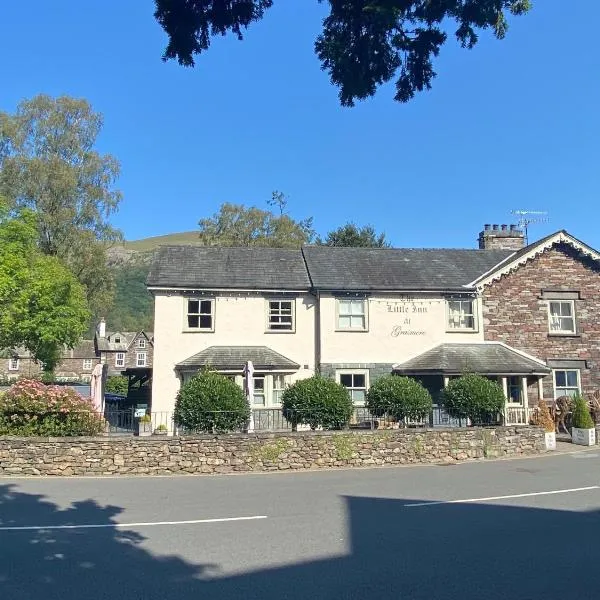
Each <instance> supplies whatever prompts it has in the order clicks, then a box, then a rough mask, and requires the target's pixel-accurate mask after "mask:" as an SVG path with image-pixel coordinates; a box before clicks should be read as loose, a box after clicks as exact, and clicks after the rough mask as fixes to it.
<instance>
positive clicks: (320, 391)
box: [282, 375, 353, 429]
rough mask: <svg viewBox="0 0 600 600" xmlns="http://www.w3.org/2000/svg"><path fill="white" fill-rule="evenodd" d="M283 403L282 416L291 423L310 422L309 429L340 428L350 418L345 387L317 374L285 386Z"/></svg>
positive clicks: (306, 423) (349, 402)
mask: <svg viewBox="0 0 600 600" xmlns="http://www.w3.org/2000/svg"><path fill="white" fill-rule="evenodd" d="M282 406H283V416H284V417H285V418H286V419H287V421H288V422H290V423H291V424H292V426H294V427H295V426H296V425H301V424H302V425H310V428H311V429H316V428H317V427H323V429H341V428H342V427H344V426H345V425H346V424H347V423H348V421H349V420H350V416H351V415H352V410H353V406H352V400H351V399H350V394H349V393H348V390H347V389H346V388H345V387H344V386H343V385H340V384H339V383H336V382H335V381H333V380H332V379H325V378H324V377H320V376H318V375H316V376H314V377H309V378H308V379H301V380H300V381H296V383H293V384H292V385H290V386H289V387H288V388H286V389H285V391H284V392H283V396H282Z"/></svg>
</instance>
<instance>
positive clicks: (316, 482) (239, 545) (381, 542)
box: [0, 450, 600, 600]
mask: <svg viewBox="0 0 600 600" xmlns="http://www.w3.org/2000/svg"><path fill="white" fill-rule="evenodd" d="M599 597H600V453H599V452H598V451H595V450H588V451H582V452H580V453H575V454H563V455H558V456H553V457H540V458H535V459H523V460H511V461H497V462H481V463H468V464H462V465H455V466H447V467H444V466H434V467H400V468H386V469H373V470H346V471H321V472H309V473H285V474H273V475H262V474H261V475H258V474H257V475H233V476H216V477H211V476H207V477H164V478H161V477H156V478H139V477H138V478H110V479H108V478H107V479H75V478H61V479H0V598H2V600H55V599H56V600H59V599H60V600H76V599H77V600H96V599H106V600H122V599H127V600H136V599H140V600H142V599H143V600H155V599H156V600H165V599H170V598H173V599H177V600H192V599H194V600H201V599H202V600H204V599H211V600H212V599H214V600H222V599H229V598H240V599H261V600H271V599H273V600H275V599H277V600H285V599H292V600H294V599H299V598H308V599H310V600H315V599H321V598H328V599H329V598H331V599H337V598H340V599H371V598H373V599H377V600H384V599H388V598H389V599H392V598H394V599H411V600H413V599H414V600H421V599H422V600H450V599H452V600H454V599H464V600H487V599H489V600H496V599H498V600H499V599H503V600H520V599H523V600H534V599H537V598H540V599H544V600H553V599H559V598H560V599H561V600H564V599H565V598H577V599H578V600H584V599H588V598H589V599H590V600H592V599H596V598H599Z"/></svg>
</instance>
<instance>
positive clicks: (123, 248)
mask: <svg viewBox="0 0 600 600" xmlns="http://www.w3.org/2000/svg"><path fill="white" fill-rule="evenodd" d="M195 243H198V232H197V231H181V232H179V233H169V234H167V235H157V236H154V237H147V238H142V239H140V240H128V241H126V242H123V243H122V244H116V245H115V246H111V247H110V248H109V249H108V259H109V261H110V263H111V264H113V265H116V264H123V263H131V262H136V263H140V262H144V263H147V262H150V260H151V259H152V254H153V253H154V251H155V250H157V249H158V248H159V246H180V245H184V244H195Z"/></svg>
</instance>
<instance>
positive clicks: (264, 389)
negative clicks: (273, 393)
mask: <svg viewBox="0 0 600 600" xmlns="http://www.w3.org/2000/svg"><path fill="white" fill-rule="evenodd" d="M253 379H254V393H253V394H252V406H255V407H256V408H265V407H267V406H268V404H267V398H268V393H267V387H268V383H267V380H268V375H267V373H254V376H253ZM257 379H262V382H263V387H262V394H257V393H256V381H257ZM257 395H258V396H262V398H263V403H262V404H258V403H257V402H256V396H257Z"/></svg>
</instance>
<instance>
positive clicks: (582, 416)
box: [571, 394, 594, 429]
mask: <svg viewBox="0 0 600 600" xmlns="http://www.w3.org/2000/svg"><path fill="white" fill-rule="evenodd" d="M571 424H572V426H573V427H576V428H577V429H593V428H594V419H592V415H591V414H590V407H589V405H588V403H587V401H586V400H585V398H583V396H581V395H580V394H576V395H575V396H573V414H572V415H571Z"/></svg>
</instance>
